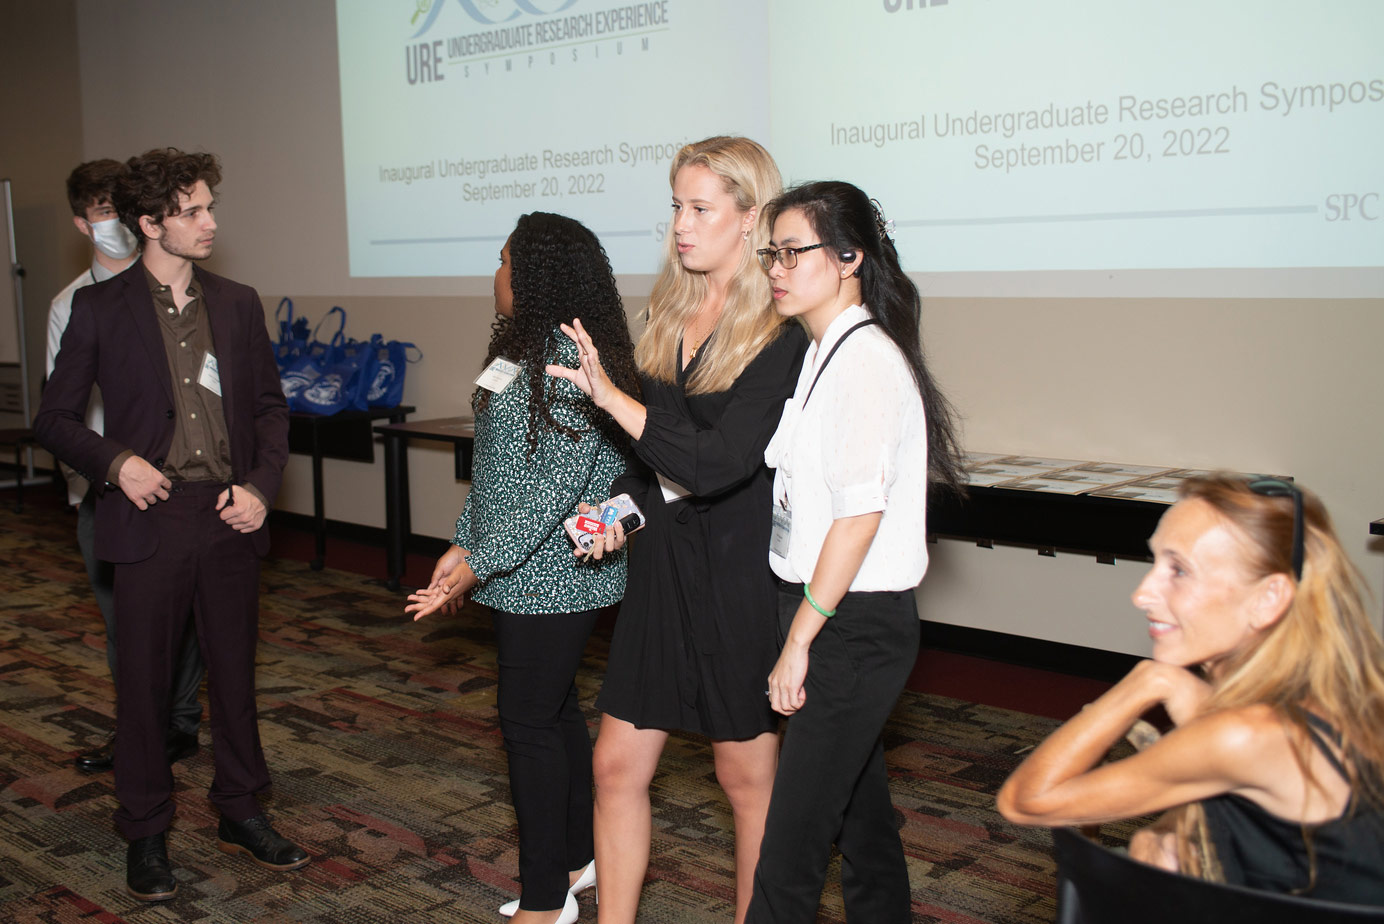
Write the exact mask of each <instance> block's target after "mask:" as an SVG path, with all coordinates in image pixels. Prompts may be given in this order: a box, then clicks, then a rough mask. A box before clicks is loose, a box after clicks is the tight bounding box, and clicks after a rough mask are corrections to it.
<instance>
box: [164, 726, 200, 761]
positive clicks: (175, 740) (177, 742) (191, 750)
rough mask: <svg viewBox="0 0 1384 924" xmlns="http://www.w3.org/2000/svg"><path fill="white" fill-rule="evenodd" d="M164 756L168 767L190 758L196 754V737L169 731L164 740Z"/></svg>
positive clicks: (193, 734)
mask: <svg viewBox="0 0 1384 924" xmlns="http://www.w3.org/2000/svg"><path fill="white" fill-rule="evenodd" d="M163 753H164V756H166V757H167V758H168V763H169V764H170V765H172V764H176V763H177V762H178V761H180V760H183V759H184V758H187V757H191V756H192V755H193V754H196V753H197V735H196V733H195V732H194V733H192V734H188V733H187V732H177V731H171V732H169V733H168V737H167V738H166V739H165V740H164V746H163Z"/></svg>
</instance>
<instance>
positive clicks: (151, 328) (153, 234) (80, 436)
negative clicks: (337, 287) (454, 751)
mask: <svg viewBox="0 0 1384 924" xmlns="http://www.w3.org/2000/svg"><path fill="white" fill-rule="evenodd" d="M126 166H127V168H128V169H127V171H126V172H125V173H124V174H123V175H122V176H121V177H120V179H119V181H118V183H117V185H116V189H115V195H114V204H115V207H116V210H117V211H118V212H119V214H120V220H121V221H122V222H123V223H124V224H125V225H126V226H127V227H128V228H129V229H130V230H131V231H133V232H134V233H135V235H136V236H137V237H139V238H140V239H141V240H142V241H143V244H144V250H143V255H142V256H141V258H140V260H138V261H137V262H136V263H135V264H134V265H133V266H131V267H130V268H129V269H127V270H125V271H124V272H122V273H120V274H119V275H118V276H115V277H114V278H112V279H109V280H107V281H105V282H102V283H99V284H97V285H92V286H87V287H85V288H83V289H81V290H80V291H78V292H77V294H76V296H75V298H74V299H73V304H72V317H71V320H70V321H69V322H68V325H67V330H66V331H65V332H64V334H63V337H62V347H61V349H60V350H59V352H58V356H57V360H56V363H55V365H54V369H53V374H52V376H51V377H50V378H49V380H48V385H47V388H46V389H45V391H44V395H43V403H42V406H41V407H40V409H39V413H38V417H37V418H36V419H35V422H34V429H35V431H36V432H37V435H38V438H39V440H40V442H42V444H43V445H44V446H45V447H46V448H47V449H48V450H50V451H51V452H52V453H53V454H54V455H55V456H57V457H58V458H59V459H61V460H63V461H64V462H66V463H68V464H69V465H71V466H72V467H73V468H74V469H76V470H77V471H78V472H79V473H80V474H82V475H84V476H85V477H86V478H87V479H88V480H89V481H91V482H92V483H93V484H95V485H99V486H100V487H99V488H98V489H97V490H98V495H99V496H98V499H97V502H96V554H97V557H99V558H101V559H103V560H105V561H109V562H113V563H114V565H115V611H116V613H117V617H118V618H117V620H116V633H117V639H116V643H117V648H118V650H119V652H120V659H119V662H118V665H117V676H116V736H115V794H116V798H117V799H118V800H119V802H120V807H119V809H118V810H117V811H116V813H115V820H116V826H117V827H118V828H119V829H120V832H121V833H122V834H123V835H124V836H125V837H126V838H127V839H129V841H130V845H129V848H128V851H127V854H126V864H127V867H126V889H127V890H128V891H129V893H130V894H131V895H133V896H134V897H135V898H139V899H142V900H145V901H161V900H164V899H168V898H172V897H173V895H174V894H175V893H176V892H177V888H178V883H177V880H176V879H175V878H174V877H173V871H172V867H171V865H170V864H169V861H168V852H167V845H166V840H165V836H166V832H167V829H168V826H169V823H170V821H171V820H172V817H173V801H172V788H173V774H172V771H171V770H170V769H169V765H168V762H167V760H166V759H165V757H164V730H165V729H166V728H167V726H168V716H169V708H170V696H171V687H172V677H173V666H174V660H175V658H176V656H177V654H178V651H179V648H180V644H181V642H182V633H183V631H184V629H185V628H186V626H187V621H186V616H187V613H188V612H189V610H191V612H192V613H193V615H194V621H195V626H196V631H197V636H198V640H199V643H200V646H201V649H202V657H203V659H204V661H205V662H206V665H207V668H208V669H209V673H210V675H211V679H210V683H209V695H208V698H209V700H210V704H211V726H212V748H213V752H214V754H215V759H216V774H215V777H214V778H213V780H212V785H211V791H210V798H211V801H212V803H213V804H214V805H215V806H216V807H217V809H219V810H220V813H221V824H220V828H219V830H218V836H219V838H220V847H221V849H222V850H224V851H226V852H227V853H246V854H248V855H249V856H250V857H251V858H252V859H254V860H255V861H256V862H257V863H259V864H260V865H262V866H267V867H269V868H272V869H284V870H286V869H297V868H299V867H301V866H303V865H305V864H306V863H307V862H308V860H309V857H308V855H307V853H306V852H304V851H303V850H302V849H301V848H299V847H297V846H295V845H294V844H292V843H290V842H289V841H288V840H286V839H285V838H283V837H281V836H280V835H279V834H278V833H277V832H276V831H275V830H274V829H273V827H271V826H270V824H269V822H268V820H267V819H266V818H265V816H264V814H263V812H262V810H261V809H260V806H259V803H258V801H257V800H256V798H255V795H256V793H258V792H260V791H261V790H263V789H265V788H266V787H268V785H269V771H268V768H267V767H266V766H265V762H264V754H263V752H262V750H261V748H260V740H259V725H258V720H257V717H256V713H255V643H256V640H257V636H258V622H259V599H258V598H259V557H260V556H261V555H263V554H264V553H265V552H266V551H267V550H268V547H269V536H268V533H267V530H264V529H263V528H262V527H263V526H264V521H265V516H266V514H267V511H268V507H269V505H270V504H271V503H272V502H273V498H274V495H275V494H276V493H277V492H278V489H279V481H280V478H281V476H282V472H283V467H284V463H285V462H286V461H287V458H288V407H287V405H286V404H285V402H284V396H283V392H282V391H281V390H280V387H279V378H278V371H277V368H276V366H275V364H274V358H273V354H272V351H271V349H270V346H269V337H268V333H267V331H266V328H265V320H264V309H263V307H262V305H261V303H260V299H259V296H258V294H256V292H255V290H254V289H251V288H250V287H248V286H244V285H241V284H239V283H235V282H232V281H230V280H229V279H224V278H222V277H220V276H215V275H213V274H211V273H208V272H206V271H205V270H203V269H201V268H200V267H198V266H196V265H195V264H196V261H199V260H204V259H206V258H207V257H209V256H211V252H212V246H213V243H214V242H215V237H216V221H215V219H214V218H213V217H212V207H213V205H214V202H215V200H214V197H213V194H212V190H213V188H214V187H215V186H216V184H217V183H219V182H220V180H221V171H220V167H219V165H218V164H217V161H216V158H215V157H213V156H212V155H210V154H185V153H183V152H182V151H178V150H175V149H173V148H168V149H162V150H154V151H149V152H148V153H146V154H143V155H141V156H139V157H134V158H131V159H130V161H129V162H128V164H127V165H126ZM93 385H98V386H100V389H101V394H102V397H103V399H104V401H105V407H106V421H105V433H104V435H102V434H98V433H96V432H94V431H92V430H90V429H88V428H87V426H86V424H85V423H84V420H83V417H84V414H85V412H86V407H87V398H88V395H89V394H90V392H91V388H92V386H93Z"/></svg>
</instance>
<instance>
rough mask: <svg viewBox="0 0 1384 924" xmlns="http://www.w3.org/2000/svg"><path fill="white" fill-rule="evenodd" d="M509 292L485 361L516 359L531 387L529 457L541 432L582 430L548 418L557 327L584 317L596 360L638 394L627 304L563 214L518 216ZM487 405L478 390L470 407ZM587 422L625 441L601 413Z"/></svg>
mask: <svg viewBox="0 0 1384 924" xmlns="http://www.w3.org/2000/svg"><path fill="white" fill-rule="evenodd" d="M509 258H510V283H509V284H510V290H511V291H512V292H513V293H514V298H513V305H514V316H513V317H511V318H505V317H499V316H497V317H496V319H495V323H494V324H492V325H491V326H490V347H489V348H488V349H487V351H486V356H485V363H484V365H486V366H488V365H490V363H491V361H493V360H494V359H495V358H496V357H501V356H502V357H504V358H505V359H507V360H509V361H510V362H513V363H518V364H519V365H520V366H521V367H522V368H523V370H524V375H525V376H526V377H527V379H528V385H529V427H528V431H529V434H528V456H529V458H533V454H534V452H536V451H537V449H538V438H539V436H540V435H541V434H542V433H543V432H544V431H556V432H558V433H562V434H563V435H565V436H567V437H568V438H569V439H571V440H573V441H574V442H575V441H577V440H579V439H581V434H580V433H578V432H577V431H576V430H573V429H572V428H571V427H567V426H564V425H563V424H561V423H559V422H558V421H557V420H555V419H553V415H552V411H551V410H549V408H548V402H547V400H546V397H545V395H546V391H545V389H547V388H550V387H552V385H551V381H552V379H551V377H550V376H549V375H548V374H547V373H545V372H544V371H543V367H544V366H545V365H546V364H547V363H549V362H552V361H553V357H554V355H555V354H556V351H557V347H558V345H559V343H561V341H562V340H563V339H565V336H566V335H564V334H563V333H562V331H561V330H559V329H558V325H559V324H570V323H572V319H573V318H581V323H582V326H584V327H585V328H586V330H587V332H588V333H590V334H591V337H592V339H593V340H594V341H595V342H596V343H599V344H600V345H601V365H602V366H603V367H604V368H605V370H606V374H607V375H608V376H610V379H611V381H613V382H614V383H615V384H616V385H617V386H618V387H619V388H620V389H621V390H622V391H624V392H626V393H627V394H632V395H636V396H637V395H639V393H640V390H639V373H638V371H637V370H636V368H635V365H634V344H633V343H632V342H631V341H630V331H629V324H628V322H627V321H626V320H625V306H624V304H623V303H622V302H621V301H620V292H619V290H618V289H617V288H616V286H615V274H614V273H613V272H612V271H611V269H610V259H609V258H608V257H607V256H606V252H605V248H604V247H602V246H601V242H600V241H599V240H597V239H596V235H594V234H592V233H591V231H590V230H588V229H587V227H586V226H585V225H583V224H582V223H581V222H579V221H576V220H574V219H571V218H568V217H566V216H564V215H553V214H551V213H549V212H531V213H530V214H528V215H522V216H520V218H519V223H518V225H516V226H515V228H514V233H513V234H511V235H510V238H509ZM489 403H490V392H489V391H487V390H485V389H483V388H477V389H476V393H475V395H474V397H473V398H472V401H471V406H472V407H473V408H475V410H476V411H477V412H480V411H481V410H483V409H484V408H485V407H486V405H487V404H489ZM592 422H593V423H594V424H595V426H596V428H597V429H598V430H600V431H601V432H602V434H604V435H605V436H606V437H607V438H608V439H610V440H611V441H612V442H613V443H614V444H615V445H617V446H623V445H625V444H626V443H627V442H628V437H627V436H625V433H624V431H623V430H621V429H620V427H619V426H618V425H617V424H616V423H615V421H614V420H612V419H611V418H610V415H609V414H606V413H605V412H603V411H596V412H595V413H594V414H593V417H592Z"/></svg>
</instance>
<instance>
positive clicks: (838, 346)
mask: <svg viewBox="0 0 1384 924" xmlns="http://www.w3.org/2000/svg"><path fill="white" fill-rule="evenodd" d="M878 323H879V321H876V320H875V319H874V318H867V319H866V320H864V321H861V322H860V323H859V324H856V325H855V326H853V327H852V328H851V329H850V330H848V331H846V332H845V333H844V334H842V335H841V339H840V340H838V341H836V342H835V343H834V344H832V346H831V352H829V353H827V358H826V359H824V360H822V365H821V366H819V367H818V368H817V374H816V375H814V376H813V377H812V385H811V386H810V387H809V388H808V389H807V397H806V398H803V408H804V409H806V408H807V402H809V401H811V400H812V390H813V389H814V388H816V387H817V380H818V379H820V378H821V377H822V373H823V372H826V371H827V364H828V363H830V362H831V358H832V357H833V356H835V355H836V351H837V350H839V349H841V344H843V343H845V342H846V338H847V337H849V336H850V335H851V334H853V333H855V332H856V331H858V330H860V328H862V327H869V326H870V325H871V324H878Z"/></svg>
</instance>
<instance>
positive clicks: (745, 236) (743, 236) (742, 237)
mask: <svg viewBox="0 0 1384 924" xmlns="http://www.w3.org/2000/svg"><path fill="white" fill-rule="evenodd" d="M749 239H750V232H749V231H741V232H740V240H742V241H748V240H749Z"/></svg>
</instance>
